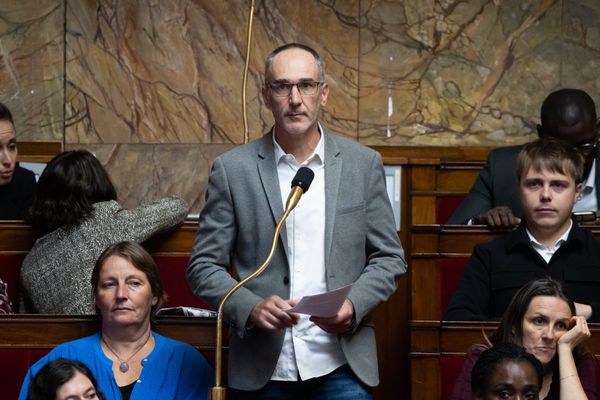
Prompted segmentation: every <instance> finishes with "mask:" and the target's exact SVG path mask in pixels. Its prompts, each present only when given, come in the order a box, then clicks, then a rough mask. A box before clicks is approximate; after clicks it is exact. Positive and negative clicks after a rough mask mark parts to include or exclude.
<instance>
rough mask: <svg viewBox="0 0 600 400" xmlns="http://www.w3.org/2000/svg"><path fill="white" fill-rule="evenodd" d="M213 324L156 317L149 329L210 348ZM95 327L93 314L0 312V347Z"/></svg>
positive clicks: (51, 340)
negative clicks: (68, 314) (17, 313)
mask: <svg viewBox="0 0 600 400" xmlns="http://www.w3.org/2000/svg"><path fill="white" fill-rule="evenodd" d="M215 326H216V321H215V320H214V319H207V318H189V317H158V318H157V322H156V323H155V324H154V326H153V329H154V330H155V331H157V332H158V333H160V334H161V335H164V336H168V337H170V338H172V339H175V340H180V341H182V342H186V343H189V344H191V345H192V346H194V347H196V348H198V349H200V350H214V347H215V338H216V334H215ZM99 328H100V325H99V321H98V320H97V318H96V317H95V316H93V315H85V316H64V315H32V314H20V315H0V348H35V349H50V348H54V347H56V346H57V345H59V344H61V343H63V342H67V341H70V340H75V339H78V338H81V337H84V336H88V335H90V334H92V333H93V332H96V331H98V330H99ZM226 337H227V335H225V338H226Z"/></svg>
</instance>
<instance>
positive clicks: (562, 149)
mask: <svg viewBox="0 0 600 400" xmlns="http://www.w3.org/2000/svg"><path fill="white" fill-rule="evenodd" d="M584 164H585V160H584V158H583V155H582V154H581V153H580V152H579V151H577V149H576V148H575V147H573V146H571V145H570V144H569V143H567V142H565V141H562V140H558V139H555V138H553V137H544V138H542V139H538V140H536V141H534V142H531V143H528V144H527V145H526V146H525V147H524V148H523V149H522V150H521V152H520V153H519V156H518V158H517V179H518V181H519V183H521V179H522V178H523V176H524V174H526V173H527V171H529V170H530V169H533V170H534V171H535V172H540V171H541V170H542V168H543V169H546V170H548V171H550V172H556V173H559V174H563V175H566V176H569V177H571V178H573V180H574V181H575V184H576V185H578V184H580V183H581V182H583V168H584ZM507 168H509V166H507Z"/></svg>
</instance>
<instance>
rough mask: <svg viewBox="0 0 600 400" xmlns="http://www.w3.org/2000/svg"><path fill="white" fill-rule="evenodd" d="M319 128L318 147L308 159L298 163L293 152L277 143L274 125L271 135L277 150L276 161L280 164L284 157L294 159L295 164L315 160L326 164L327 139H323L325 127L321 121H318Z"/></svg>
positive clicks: (289, 159) (305, 163)
mask: <svg viewBox="0 0 600 400" xmlns="http://www.w3.org/2000/svg"><path fill="white" fill-rule="evenodd" d="M317 128H318V129H319V135H320V137H319V143H317V147H315V150H314V151H313V152H312V154H311V155H310V156H309V157H308V158H307V159H306V160H304V162H302V163H298V162H297V161H296V158H295V157H294V156H293V155H292V154H287V153H286V152H285V151H283V149H282V148H281V146H280V145H279V143H277V140H276V139H275V127H273V131H272V133H271V137H272V138H273V148H274V150H275V163H276V164H279V162H280V161H281V160H282V158H284V159H286V160H287V161H292V162H294V163H295V164H297V165H300V166H304V165H307V164H308V163H310V162H312V161H315V162H317V163H318V164H324V163H325V140H324V139H323V128H321V124H319V123H317Z"/></svg>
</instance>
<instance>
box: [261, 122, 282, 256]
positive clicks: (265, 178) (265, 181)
mask: <svg viewBox="0 0 600 400" xmlns="http://www.w3.org/2000/svg"><path fill="white" fill-rule="evenodd" d="M274 157H275V151H274V148H273V138H272V136H271V132H269V133H267V134H265V135H264V136H263V137H262V139H261V144H260V147H259V151H258V162H257V163H258V177H259V179H260V183H261V185H262V188H263V190H264V192H265V195H266V197H267V201H268V202H269V207H270V208H271V215H272V216H273V224H274V226H275V225H277V223H278V222H279V219H280V218H281V216H282V215H283V202H282V201H281V192H280V190H279V176H278V175H277V165H276V164H275V160H274ZM274 183H275V184H274ZM268 223H269V221H265V224H268ZM257 232H258V229H257ZM279 236H280V238H281V241H282V243H283V250H284V251H285V253H286V259H287V232H286V230H285V229H281V233H280V234H279ZM257 239H259V240H261V239H263V237H262V235H261V236H260V237H259V238H257ZM270 240H272V233H271V236H269V241H270Z"/></svg>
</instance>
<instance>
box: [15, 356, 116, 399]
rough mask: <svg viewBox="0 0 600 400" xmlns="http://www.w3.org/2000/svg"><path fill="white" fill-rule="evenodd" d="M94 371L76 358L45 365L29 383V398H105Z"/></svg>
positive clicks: (60, 359) (59, 359)
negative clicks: (99, 388) (99, 389)
mask: <svg viewBox="0 0 600 400" xmlns="http://www.w3.org/2000/svg"><path fill="white" fill-rule="evenodd" d="M104 399H105V397H104V395H103V394H102V393H101V392H100V391H98V384H97V383H96V378H94V375H93V374H92V371H90V369H89V368H88V367H86V366H85V364H83V363H81V362H79V361H76V360H66V359H64V358H58V359H56V360H54V361H51V362H49V363H48V364H46V365H44V366H43V367H42V368H41V369H40V370H39V372H38V373H37V374H36V375H35V376H34V377H33V379H32V380H31V383H30V384H29V391H28V394H27V400H104Z"/></svg>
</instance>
